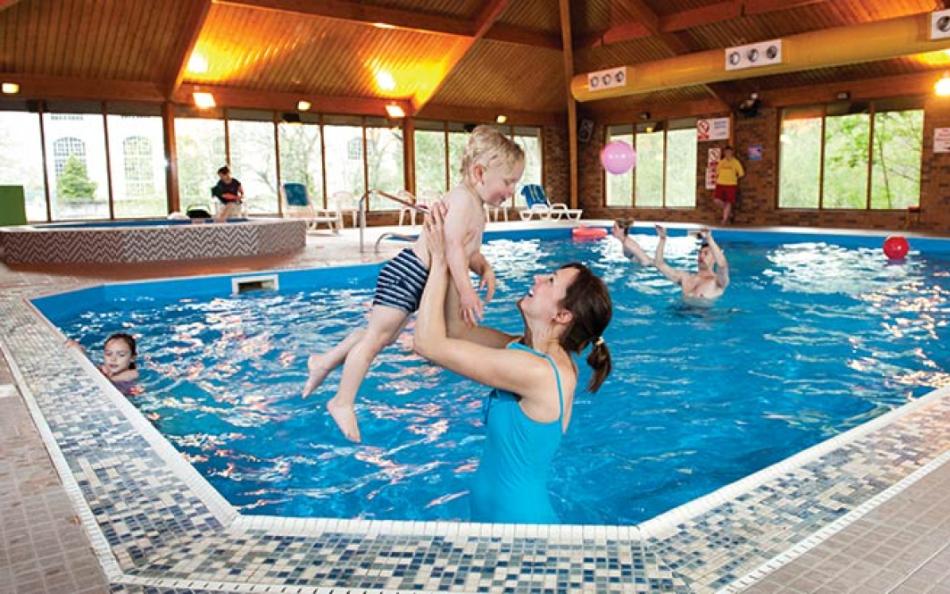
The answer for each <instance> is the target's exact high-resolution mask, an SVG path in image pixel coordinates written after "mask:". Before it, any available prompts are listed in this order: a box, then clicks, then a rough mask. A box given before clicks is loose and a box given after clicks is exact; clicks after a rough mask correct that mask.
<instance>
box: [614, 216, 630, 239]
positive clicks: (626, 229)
mask: <svg viewBox="0 0 950 594" xmlns="http://www.w3.org/2000/svg"><path fill="white" fill-rule="evenodd" d="M617 224H618V225H620V228H621V229H623V234H624V235H630V229H631V228H633V219H617Z"/></svg>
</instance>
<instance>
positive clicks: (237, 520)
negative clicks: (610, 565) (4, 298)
mask: <svg viewBox="0 0 950 594" xmlns="http://www.w3.org/2000/svg"><path fill="white" fill-rule="evenodd" d="M373 265H375V264H366V266H373ZM305 269H306V268H304V269H277V270H276V271H275V272H287V271H289V270H305ZM262 272H268V271H255V272H254V273H253V274H258V275H259V274H261V273H262ZM215 276H223V277H241V276H244V275H243V274H242V273H235V274H222V275H215ZM183 278H189V277H183ZM133 282H149V281H133ZM90 286H95V285H94V284H91V285H83V286H77V287H70V290H73V289H82V288H89V287H90ZM55 292H56V293H61V292H62V289H60V290H59V291H55ZM38 296H39V295H38V294H31V295H30V296H29V297H26V296H23V297H22V298H21V299H22V301H21V303H24V302H25V304H26V306H27V307H28V308H29V310H30V311H31V313H32V315H33V316H34V317H35V318H36V317H38V318H39V320H41V323H42V325H43V326H44V327H45V329H46V330H47V331H51V332H52V333H53V334H54V335H55V336H57V337H61V336H62V334H61V333H60V332H59V330H58V329H57V328H56V327H55V326H54V325H53V324H52V323H51V322H50V321H49V320H48V319H47V318H46V317H45V316H44V315H42V314H41V313H40V312H39V311H38V309H37V308H36V306H35V305H33V304H32V303H31V302H30V301H29V299H33V298H36V297H38ZM35 318H34V319H35ZM8 339H9V338H8V337H7V336H6V335H3V336H0V349H2V351H3V353H4V355H5V356H6V358H7V360H8V362H9V363H10V367H11V370H12V372H13V374H14V378H15V380H16V383H17V385H18V386H19V387H20V390H21V392H22V393H23V394H24V398H25V399H26V401H27V404H28V406H29V410H30V413H31V416H32V417H33V419H34V422H36V424H37V427H38V428H39V429H40V432H41V435H42V436H43V439H44V442H45V443H46V447H47V449H48V450H49V452H50V454H51V456H52V458H53V460H54V463H55V465H56V468H57V472H58V473H59V474H60V477H61V479H62V480H63V483H64V485H65V486H66V490H67V492H68V494H69V496H70V498H71V499H72V500H73V504H74V507H76V509H77V513H79V515H80V518H81V520H82V523H83V525H84V527H85V528H86V531H87V533H88V534H89V536H90V539H91V540H92V542H93V545H94V548H95V550H96V554H97V556H99V559H100V562H102V564H103V567H104V569H105V570H106V573H107V575H108V576H109V578H110V579H113V580H116V581H119V582H122V583H130V584H139V585H153V586H166V587H205V588H214V587H220V586H225V585H226V586H227V587H228V588H230V589H234V590H235V591H252V590H253V591H277V590H278V587H277V586H276V585H273V584H270V585H264V584H242V583H237V582H234V583H226V582H198V583H196V582H194V581H188V580H180V579H177V578H155V577H149V578H143V577H142V576H138V575H130V574H128V573H125V572H123V570H122V569H121V567H120V565H119V563H118V561H117V559H116V557H115V556H114V554H113V552H112V549H111V547H110V546H109V544H108V542H106V539H105V536H104V535H103V534H102V532H101V530H100V529H99V526H98V523H97V521H96V518H95V516H94V515H93V513H92V511H91V510H90V508H89V505H88V503H87V502H86V500H85V498H84V497H83V495H82V493H81V490H80V488H79V485H78V483H77V482H76V478H75V476H74V473H73V471H72V470H70V468H69V464H68V462H67V461H66V458H65V456H64V454H63V452H62V451H61V450H60V447H59V444H58V442H57V441H56V440H55V438H54V436H53V432H52V430H51V428H50V427H49V425H48V424H47V422H46V419H45V416H44V414H43V412H42V409H41V406H40V404H39V403H38V402H37V400H36V398H35V396H34V394H33V392H32V391H31V390H30V388H29V386H28V382H27V380H26V378H25V377H24V375H23V373H22V372H21V370H20V367H19V364H18V362H17V358H16V356H15V355H14V353H13V351H12V350H11V349H10V348H9V345H8V344H7V341H8ZM73 353H74V355H73V356H72V359H74V361H75V362H76V363H77V364H78V365H80V366H81V367H82V368H83V369H85V371H86V373H87V377H86V378H85V379H89V376H91V377H92V378H93V382H94V383H95V384H96V386H97V388H98V390H99V393H100V395H104V396H105V397H106V398H107V399H108V401H109V402H110V404H111V405H113V406H114V407H115V408H117V409H118V410H119V412H121V414H122V415H123V417H125V419H126V420H128V421H129V422H130V423H131V424H132V425H133V426H134V427H135V428H136V429H137V430H138V431H139V434H140V435H141V436H142V437H143V438H144V439H145V440H146V441H147V442H148V443H149V446H150V447H151V448H152V449H153V450H154V451H156V452H157V453H158V454H159V456H160V457H161V458H162V459H163V460H164V461H165V462H166V464H168V465H169V467H170V468H171V469H172V471H173V472H174V473H175V474H177V475H178V476H179V478H181V479H182V480H183V482H184V483H185V484H186V485H187V486H188V487H189V488H190V489H193V490H194V491H195V493H196V495H197V496H198V497H199V498H200V499H201V501H202V502H203V503H204V504H205V505H206V506H207V507H208V509H209V511H210V512H211V513H212V514H214V515H215V517H216V518H217V519H218V520H219V521H220V522H221V524H222V525H223V526H224V529H225V530H238V531H248V530H250V531H265V530H266V531H268V532H270V533H271V534H274V535H287V536H302V535H305V536H315V535H322V534H325V533H327V532H333V533H354V534H360V535H364V536H365V535H372V534H396V535H400V534H401V535H426V536H479V537H483V536H488V537H493V538H512V537H516V536H517V537H525V538H547V539H550V540H552V541H559V542H566V543H574V544H581V545H583V544H584V542H585V541H586V540H590V539H608V540H609V539H615V540H625V539H626V540H630V541H631V542H633V543H641V544H642V543H643V542H644V541H645V540H648V539H656V538H662V537H663V536H665V535H667V534H668V533H670V532H671V531H673V530H675V529H677V528H678V527H681V526H682V524H683V523H684V522H687V521H689V520H691V519H694V518H696V517H698V516H699V515H701V514H703V513H705V512H708V511H709V510H711V509H713V508H715V507H716V506H717V505H720V504H722V503H724V502H728V501H730V500H732V499H734V498H735V497H737V496H739V495H741V494H743V493H747V492H749V491H750V490H751V489H754V488H756V486H758V485H761V484H763V483H764V482H766V481H768V480H770V479H772V478H774V477H776V476H780V475H781V474H782V473H784V472H786V471H788V470H793V469H799V468H801V467H802V466H803V465H805V464H807V463H809V462H811V461H814V460H817V459H819V458H820V457H821V456H823V455H824V454H826V453H828V452H831V451H834V450H835V449H836V448H839V447H841V446H843V445H845V444H852V443H854V442H855V441H856V440H859V439H860V438H861V437H864V436H866V435H868V434H870V433H872V432H874V431H877V430H879V429H881V428H884V427H888V426H890V425H892V424H894V423H895V422H897V421H899V420H901V419H904V418H905V417H907V416H909V415H911V414H912V413H914V412H915V411H918V410H920V409H923V408H925V407H928V406H930V405H933V404H934V403H937V402H939V401H942V400H945V399H947V397H948V396H950V386H946V387H944V388H939V389H936V390H933V391H931V392H929V393H928V394H927V395H925V396H922V397H920V398H918V399H916V400H914V401H912V402H910V403H908V404H905V405H903V406H901V407H899V408H897V409H894V410H892V411H890V412H888V413H885V414H884V415H882V416H880V417H877V418H876V419H873V420H871V421H869V422H868V423H864V424H862V425H860V426H858V427H854V428H852V429H850V430H848V431H846V432H844V433H841V434H839V435H836V436H834V437H832V438H830V439H829V440H826V441H823V442H821V443H819V444H816V445H814V446H812V447H810V448H808V449H806V450H803V451H801V452H799V453H797V454H795V455H793V456H791V457H789V458H787V459H785V460H782V461H780V462H778V463H776V464H773V465H771V466H769V467H766V468H764V469H762V470H759V471H757V472H756V473H753V474H752V475H749V476H747V477H744V478H743V479H740V480H739V481H735V482H734V483H730V484H729V485H726V486H724V487H722V488H720V489H718V490H716V491H713V492H712V493H709V494H707V495H705V496H702V497H700V498H698V499H695V500H693V501H690V502H687V503H685V504H683V505H681V506H678V507H676V508H674V509H672V510H669V511H667V512H665V513H663V514H661V515H659V516H657V517H655V518H653V519H650V520H647V521H645V522H641V523H640V524H637V525H634V526H581V525H558V526H525V525H503V524H475V523H454V522H415V521H386V520H383V521H380V520H338V519H312V518H303V519H301V518H283V517H277V516H243V515H240V514H239V513H238V512H237V511H236V509H235V508H234V507H233V506H231V504H229V503H228V502H227V501H226V500H224V499H223V497H222V496H221V495H220V494H219V493H218V492H217V490H215V489H214V487H212V486H211V485H210V483H208V482H207V480H206V479H205V478H204V477H202V476H201V475H200V474H199V473H198V472H197V470H196V469H195V468H194V466H193V465H191V464H190V463H188V462H187V461H185V459H184V457H182V456H181V454H180V453H179V452H178V451H177V450H175V449H174V446H173V445H172V444H171V443H170V442H169V441H168V440H167V439H166V438H165V437H164V436H162V435H161V434H160V433H158V431H157V430H156V429H155V428H154V427H152V425H151V424H150V423H149V422H148V421H147V420H146V419H145V418H144V416H142V414H141V412H139V410H138V409H137V408H136V407H135V406H134V405H132V404H131V403H130V402H129V401H128V400H127V399H126V398H125V397H124V396H122V395H121V394H120V393H119V392H118V391H117V390H116V389H115V388H114V386H112V385H111V383H109V382H108V381H107V380H106V379H105V378H104V377H102V375H101V374H100V373H98V371H97V370H96V368H95V366H94V365H93V364H92V362H91V361H90V360H89V359H88V358H86V357H85V356H83V355H81V354H80V353H78V352H77V351H73ZM948 457H950V450H947V451H945V452H943V453H942V454H940V455H938V456H936V457H934V458H933V459H931V460H930V461H929V462H927V463H926V464H924V465H923V466H922V467H921V468H919V469H917V470H916V471H915V472H914V473H912V474H911V475H908V476H907V477H905V478H904V479H902V481H900V482H898V483H897V484H894V485H891V486H890V487H889V488H888V489H887V490H885V492H881V493H879V494H877V495H876V496H875V497H872V498H871V499H870V500H868V501H865V502H864V503H863V504H862V505H861V506H858V507H857V508H855V509H853V510H851V512H849V514H848V516H846V517H848V518H849V519H848V520H847V521H845V518H841V519H840V520H839V521H837V522H835V523H833V524H829V525H828V526H826V527H825V528H823V529H822V530H820V531H817V532H816V533H815V534H814V535H813V538H812V539H811V540H810V541H809V540H808V539H806V540H805V541H802V542H801V543H798V544H796V546H794V547H791V548H790V549H789V550H788V551H786V552H783V553H782V554H781V555H777V556H775V557H773V558H772V559H770V560H769V561H767V562H765V563H763V564H761V565H759V566H757V567H755V568H754V569H753V570H752V571H750V572H748V573H746V574H744V575H742V576H741V577H739V578H738V579H735V580H732V581H730V583H729V584H727V585H726V587H725V588H724V589H723V590H722V591H738V589H741V588H742V587H747V586H748V585H750V584H751V583H754V581H755V580H756V579H760V578H761V577H762V576H764V575H765V574H766V573H767V572H768V571H771V570H774V569H776V568H777V567H779V566H781V565H782V564H784V563H787V562H788V561H790V560H791V559H793V558H794V556H797V555H799V554H801V552H803V551H804V550H807V549H808V548H811V547H812V546H815V545H816V544H818V543H819V542H820V541H821V540H823V539H825V538H827V537H828V536H830V534H833V533H834V532H835V531H837V530H840V529H841V528H842V527H844V526H845V525H847V524H848V523H850V522H852V521H854V520H856V519H857V518H858V517H860V516H861V515H864V514H866V513H867V512H868V511H870V510H871V509H874V508H875V507H877V505H880V503H882V502H883V501H886V500H887V499H888V498H890V497H893V496H894V495H895V494H896V493H899V492H900V491H901V490H903V489H905V488H906V487H907V486H909V485H910V484H912V483H913V482H914V481H916V480H919V478H921V477H923V476H925V475H926V474H927V473H928V472H931V471H932V470H933V469H935V468H937V467H939V466H940V465H941V464H943V463H945V462H946V459H947V458H948ZM853 514H857V515H853ZM834 525H837V526H836V527H834V528H833V526H834ZM822 531H824V535H823V536H822ZM829 531H830V532H829ZM815 539H819V540H815ZM802 546H804V547H806V548H804V549H802ZM796 553H797V554H796ZM255 587H256V588H257V589H254V588H255ZM280 588H283V589H280V591H282V592H291V591H293V592H321V591H324V589H322V588H323V587H322V586H313V587H299V588H291V589H287V588H288V586H280ZM326 591H329V590H326ZM350 591H351V592H359V591H361V590H360V589H358V588H350ZM365 591H367V592H369V591H373V592H379V591H380V590H379V589H378V588H373V589H371V590H369V589H367V590H365Z"/></svg>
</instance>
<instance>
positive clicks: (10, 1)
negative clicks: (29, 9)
mask: <svg viewBox="0 0 950 594" xmlns="http://www.w3.org/2000/svg"><path fill="white" fill-rule="evenodd" d="M19 1H20V0H0V11H2V10H4V9H7V8H10V7H11V6H13V5H14V4H16V3H17V2H19Z"/></svg>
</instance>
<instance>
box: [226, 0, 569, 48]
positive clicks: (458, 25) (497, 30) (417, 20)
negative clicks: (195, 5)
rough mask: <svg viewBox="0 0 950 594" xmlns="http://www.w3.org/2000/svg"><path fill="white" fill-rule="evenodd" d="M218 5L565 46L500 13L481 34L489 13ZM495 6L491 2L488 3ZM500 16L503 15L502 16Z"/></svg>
mask: <svg viewBox="0 0 950 594" xmlns="http://www.w3.org/2000/svg"><path fill="white" fill-rule="evenodd" d="M213 1H214V3H215V4H225V5H231V6H243V7H247V8H257V9H263V10H276V11H281V12H287V13H292V14H300V15H309V16H318V17H324V18H330V19H339V20H344V21H351V22H358V23H365V24H368V25H375V24H377V23H385V24H387V25H390V26H392V27H395V28H397V29H408V30H411V31H420V32H423V33H438V34H440V35H454V36H457V37H480V38H485V39H494V40H497V41H505V42H508V43H514V44H518V45H529V46H536V47H545V48H550V49H557V50H560V49H561V41H560V36H557V35H552V34H549V33H547V32H544V31H537V30H534V29H526V28H524V27H518V26H515V25H507V24H504V23H499V24H495V21H496V20H497V16H496V17H495V19H492V20H491V22H492V23H493V25H494V26H492V27H489V30H488V31H483V32H481V34H480V35H479V34H478V33H479V31H478V29H479V22H478V18H484V15H485V12H484V11H483V12H482V14H480V15H478V17H476V19H475V22H474V23H473V22H472V20H471V19H462V18H458V17H451V16H442V15H436V14H426V13H420V12H413V11H409V10H400V9H397V8H386V7H383V6H370V5H366V4H358V3H356V2H352V1H345V0H213ZM488 6H489V7H490V6H492V4H491V3H489V5H488ZM498 16H500V15H498Z"/></svg>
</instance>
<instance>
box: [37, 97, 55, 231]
mask: <svg viewBox="0 0 950 594" xmlns="http://www.w3.org/2000/svg"><path fill="white" fill-rule="evenodd" d="M45 111H46V105H44V104H43V102H42V101H41V102H40V108H39V110H38V111H37V113H36V116H37V117H38V118H40V156H42V158H43V193H44V194H45V195H46V220H47V222H50V223H52V222H53V207H52V203H51V202H50V197H49V169H48V168H47V166H46V124H45V123H44V122H43V113H44V112H45Z"/></svg>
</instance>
